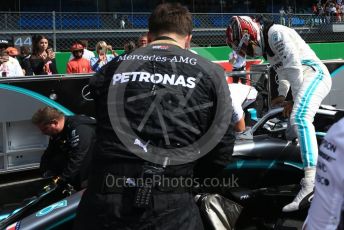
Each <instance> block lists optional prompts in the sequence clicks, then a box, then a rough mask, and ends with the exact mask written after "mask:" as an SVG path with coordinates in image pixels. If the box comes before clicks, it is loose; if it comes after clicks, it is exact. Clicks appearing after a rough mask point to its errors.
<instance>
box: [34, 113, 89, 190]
mask: <svg viewBox="0 0 344 230" xmlns="http://www.w3.org/2000/svg"><path fill="white" fill-rule="evenodd" d="M95 124H96V121H95V119H92V118H90V117H86V116H83V115H77V116H66V117H65V124H64V127H63V130H62V131H61V132H60V133H59V134H57V135H55V136H52V137H51V138H50V140H49V145H48V148H47V149H46V150H45V152H44V154H43V156H42V158H41V164H40V170H41V172H42V173H43V175H44V176H60V178H61V180H62V181H63V182H67V183H70V184H71V185H73V186H74V187H75V188H76V189H80V188H81V187H84V186H85V182H86V180H87V178H88V172H89V170H88V167H89V163H90V161H91V155H92V149H93V145H94V143H95Z"/></svg>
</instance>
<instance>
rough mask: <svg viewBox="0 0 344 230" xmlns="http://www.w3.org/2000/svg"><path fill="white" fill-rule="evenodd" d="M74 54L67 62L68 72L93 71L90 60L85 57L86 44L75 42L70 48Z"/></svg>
mask: <svg viewBox="0 0 344 230" xmlns="http://www.w3.org/2000/svg"><path fill="white" fill-rule="evenodd" d="M70 51H71V52H72V54H73V57H74V58H73V59H72V60H70V61H69V62H68V63H67V71H66V72H67V73H68V74H71V73H91V72H92V69H91V65H90V61H89V60H87V59H85V58H83V57H82V55H83V54H84V46H83V45H81V44H79V43H74V44H73V45H72V47H71V48H70Z"/></svg>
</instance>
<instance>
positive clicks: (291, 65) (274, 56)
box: [226, 16, 332, 212]
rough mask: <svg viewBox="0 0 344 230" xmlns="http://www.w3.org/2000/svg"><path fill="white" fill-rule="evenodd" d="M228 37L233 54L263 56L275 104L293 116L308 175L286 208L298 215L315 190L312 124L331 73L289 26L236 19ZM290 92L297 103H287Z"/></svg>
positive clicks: (243, 18) (313, 131) (306, 174)
mask: <svg viewBox="0 0 344 230" xmlns="http://www.w3.org/2000/svg"><path fill="white" fill-rule="evenodd" d="M226 35H227V43H228V44H229V45H230V46H231V47H232V48H233V49H234V50H241V51H243V52H245V53H246V55H248V56H250V57H254V56H264V57H265V58H266V59H267V61H268V62H269V63H270V64H271V66H272V67H273V68H274V70H275V71H276V72H277V74H278V77H279V88H278V92H279V96H278V97H277V98H275V99H274V100H273V101H272V104H282V105H283V106H284V112H283V113H284V115H286V116H289V115H290V123H291V125H292V128H293V129H294V130H295V132H296V133H297V136H298V140H299V144H300V149H301V157H302V162H303V167H304V171H305V177H304V178H303V179H302V180H301V186H302V187H301V190H300V191H299V193H298V194H297V196H296V198H295V199H294V200H293V201H292V203H290V204H288V205H286V206H285V207H284V208H283V211H284V212H291V211H296V210H298V209H299V204H300V202H301V201H302V200H303V199H304V198H305V197H306V196H307V195H309V194H310V193H311V192H312V191H313V188H314V179H315V169H316V168H315V167H316V162H317V156H318V145H317V140H316V136H315V130H314V126H313V124H312V123H313V120H314V116H315V113H316V111H317V110H318V108H319V106H320V104H321V102H322V100H323V99H324V98H325V97H326V95H327V94H328V93H329V91H330V89H331V84H332V83H331V77H330V74H329V71H328V70H327V68H326V66H325V65H324V64H323V63H322V62H321V61H320V60H319V58H318V57H317V56H316V55H315V53H314V52H313V51H312V49H311V48H310V47H309V46H308V45H307V44H306V43H305V41H304V40H303V39H302V38H301V37H300V36H299V35H298V33H297V32H296V31H295V30H293V29H290V28H288V27H286V26H282V25H277V24H273V23H272V22H267V21H265V22H264V21H263V20H256V19H252V18H250V17H248V16H234V17H232V18H231V21H230V23H229V26H228V28H227V31H226ZM289 88H291V90H292V95H293V99H294V103H292V102H286V101H285V98H286V95H287V93H288V91H289ZM290 113H291V114H290Z"/></svg>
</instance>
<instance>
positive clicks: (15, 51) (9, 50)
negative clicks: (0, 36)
mask: <svg viewBox="0 0 344 230" xmlns="http://www.w3.org/2000/svg"><path fill="white" fill-rule="evenodd" d="M6 51H7V53H8V55H9V56H10V57H13V58H15V59H17V56H18V55H19V52H18V49H17V48H15V47H8V48H7V49H6Z"/></svg>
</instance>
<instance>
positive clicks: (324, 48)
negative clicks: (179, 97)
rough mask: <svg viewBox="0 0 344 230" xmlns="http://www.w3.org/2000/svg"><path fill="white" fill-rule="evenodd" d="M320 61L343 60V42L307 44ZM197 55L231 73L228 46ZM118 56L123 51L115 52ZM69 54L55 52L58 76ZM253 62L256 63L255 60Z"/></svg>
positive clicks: (203, 48) (202, 49)
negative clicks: (228, 62)
mask: <svg viewBox="0 0 344 230" xmlns="http://www.w3.org/2000/svg"><path fill="white" fill-rule="evenodd" d="M309 45H310V46H311V48H312V49H313V50H314V52H315V53H316V54H317V55H318V57H319V58H320V59H321V60H332V59H344V42H338V43H311V44H309ZM192 49H193V50H194V51H196V52H197V53H198V54H199V55H201V56H203V57H205V58H207V59H209V60H211V61H216V62H220V63H223V64H221V65H222V66H223V67H224V68H225V69H226V71H231V65H229V64H225V62H227V60H228V54H229V53H230V52H231V49H230V48H229V47H228V46H221V47H197V48H192ZM117 53H118V54H121V53H123V50H117ZM69 57H70V52H56V63H57V70H58V72H59V73H60V74H64V73H66V66H67V62H68V59H69ZM254 62H257V61H256V60H255V61H254Z"/></svg>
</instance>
